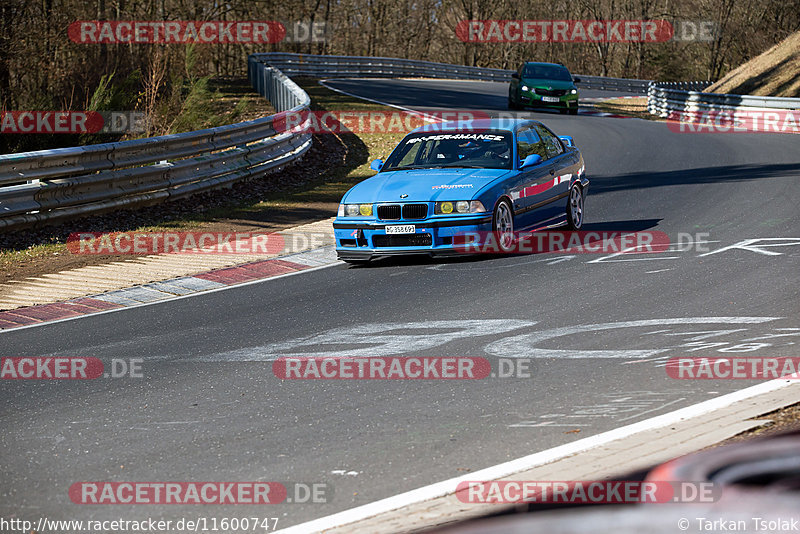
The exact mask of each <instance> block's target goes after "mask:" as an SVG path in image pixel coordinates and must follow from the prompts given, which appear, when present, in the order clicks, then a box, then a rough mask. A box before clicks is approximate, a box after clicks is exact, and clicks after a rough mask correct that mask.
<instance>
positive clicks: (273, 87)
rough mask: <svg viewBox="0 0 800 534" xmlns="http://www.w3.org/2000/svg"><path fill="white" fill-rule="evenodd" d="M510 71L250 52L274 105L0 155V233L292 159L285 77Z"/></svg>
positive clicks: (260, 171) (479, 76)
mask: <svg viewBox="0 0 800 534" xmlns="http://www.w3.org/2000/svg"><path fill="white" fill-rule="evenodd" d="M512 72H513V71H510V70H503V69H490V68H483V67H467V66H461V65H450V64H446V63H435V62H432V61H416V60H409V59H398V58H381V57H358V56H316V55H302V54H289V53H266V54H251V55H250V56H249V57H248V77H249V79H250V83H251V84H252V85H253V87H254V88H255V89H256V91H257V92H258V93H259V94H260V95H262V96H264V97H265V98H267V99H268V100H269V101H270V102H272V104H273V106H274V107H275V109H276V111H278V113H277V114H276V115H272V116H269V117H264V118H261V119H256V120H253V121H247V122H242V123H238V124H231V125H227V126H220V127H217V128H209V129H206V130H199V131H195V132H187V133H182V134H174V135H164V136H159V137H151V138H146V139H137V140H133V141H122V142H117V143H104V144H98V145H88V146H83V147H72V148H59V149H54V150H41V151H36V152H24V153H18V154H5V155H0V231H2V230H7V229H10V228H17V227H22V226H30V225H36V224H50V223H56V222H60V221H62V220H66V219H69V218H75V217H81V216H85V215H90V214H96V213H101V212H106V211H110V210H114V209H119V208H124V207H134V206H141V205H147V204H153V203H156V202H163V201H166V200H172V199H177V198H181V197H185V196H188V195H191V194H194V193H198V192H201V191H206V190H210V189H217V188H221V187H229V186H230V185H231V184H232V183H234V182H237V181H241V180H248V179H252V178H259V177H261V176H264V175H265V174H267V173H269V172H273V171H276V170H278V169H280V168H282V167H283V166H285V165H286V164H288V163H290V162H293V161H296V160H298V159H300V158H301V157H302V156H303V155H304V154H305V152H306V151H307V150H308V149H309V147H310V146H311V134H310V133H309V132H308V130H307V126H306V125H307V123H304V125H301V127H300V128H299V129H293V130H292V131H290V132H278V131H276V130H275V128H274V127H273V123H274V121H275V119H276V117H279V116H280V114H281V112H285V111H292V112H295V113H298V112H302V111H305V110H308V109H309V106H310V99H309V96H308V94H306V93H305V92H304V91H303V90H302V89H300V87H299V86H298V85H297V84H295V83H294V82H293V81H292V80H291V79H290V78H289V76H297V75H305V76H315V77H332V76H340V75H341V76H348V77H426V78H455V79H464V80H489V81H502V82H506V81H508V80H509V79H510V75H511V73H512ZM649 84H650V81H649V80H628V79H622V78H602V77H598V76H581V82H580V84H578V85H579V86H580V87H582V88H597V89H605V90H620V91H632V92H640V93H645V92H646V90H647V87H648V85H649Z"/></svg>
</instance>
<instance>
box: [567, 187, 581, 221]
mask: <svg viewBox="0 0 800 534" xmlns="http://www.w3.org/2000/svg"><path fill="white" fill-rule="evenodd" d="M567 226H568V227H569V229H570V230H580V229H581V226H583V189H581V187H580V186H579V185H577V184H575V185H573V186H572V189H570V190H569V201H567Z"/></svg>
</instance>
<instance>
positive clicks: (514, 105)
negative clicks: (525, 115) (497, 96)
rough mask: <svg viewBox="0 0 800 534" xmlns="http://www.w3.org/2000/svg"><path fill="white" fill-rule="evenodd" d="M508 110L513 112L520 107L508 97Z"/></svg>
mask: <svg viewBox="0 0 800 534" xmlns="http://www.w3.org/2000/svg"><path fill="white" fill-rule="evenodd" d="M508 109H510V110H512V111H513V110H517V109H519V106H518V105H516V104H515V103H514V101H513V100H511V97H510V96H509V97H508Z"/></svg>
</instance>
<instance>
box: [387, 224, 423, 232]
mask: <svg viewBox="0 0 800 534" xmlns="http://www.w3.org/2000/svg"><path fill="white" fill-rule="evenodd" d="M416 231H417V227H416V226H414V225H413V224H404V225H402V226H387V227H386V233H387V234H413V233H414V232H416Z"/></svg>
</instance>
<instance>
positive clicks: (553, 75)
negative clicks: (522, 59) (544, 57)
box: [522, 65, 572, 82]
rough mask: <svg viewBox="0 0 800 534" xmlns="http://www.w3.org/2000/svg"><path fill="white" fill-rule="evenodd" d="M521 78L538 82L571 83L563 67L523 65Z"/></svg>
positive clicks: (569, 76)
mask: <svg viewBox="0 0 800 534" xmlns="http://www.w3.org/2000/svg"><path fill="white" fill-rule="evenodd" d="M522 77H523V78H535V79H539V80H559V81H563V82H571V81H572V76H571V75H570V73H569V71H568V70H567V69H566V68H564V67H558V66H555V65H525V69H523V71H522Z"/></svg>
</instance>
